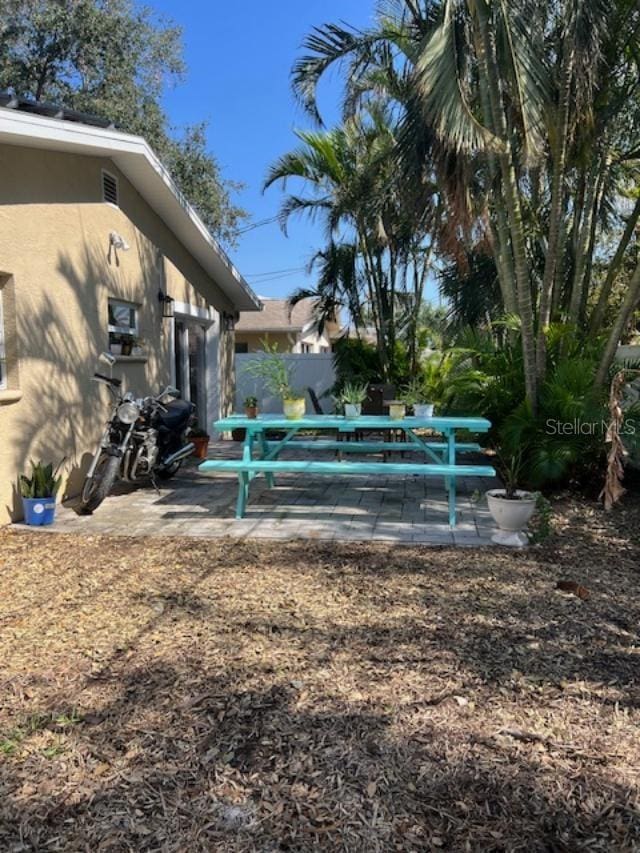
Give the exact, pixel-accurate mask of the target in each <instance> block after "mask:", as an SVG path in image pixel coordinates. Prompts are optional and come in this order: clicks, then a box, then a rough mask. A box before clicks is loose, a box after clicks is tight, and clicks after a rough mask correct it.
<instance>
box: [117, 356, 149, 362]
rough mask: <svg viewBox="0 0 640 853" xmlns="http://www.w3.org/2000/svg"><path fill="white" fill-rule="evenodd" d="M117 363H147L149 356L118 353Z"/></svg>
mask: <svg viewBox="0 0 640 853" xmlns="http://www.w3.org/2000/svg"><path fill="white" fill-rule="evenodd" d="M115 359H116V364H146V363H147V362H148V361H149V357H148V356H146V355H117V356H115Z"/></svg>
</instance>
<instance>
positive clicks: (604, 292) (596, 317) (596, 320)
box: [589, 196, 640, 336]
mask: <svg viewBox="0 0 640 853" xmlns="http://www.w3.org/2000/svg"><path fill="white" fill-rule="evenodd" d="M638 219H640V196H638V198H637V200H636V203H635V205H634V207H633V210H632V212H631V216H630V217H629V219H628V220H627V225H626V227H625V229H624V233H623V235H622V238H621V239H620V242H619V243H618V248H617V249H616V252H615V255H614V256H613V258H612V259H611V263H610V264H609V269H608V270H607V276H606V278H605V280H604V282H603V284H602V289H601V290H600V296H599V297H598V301H597V303H596V307H595V308H594V309H593V314H592V315H591V322H590V324H589V330H590V332H591V335H593V336H595V335H597V334H598V332H599V331H600V327H601V326H602V323H603V321H604V315H605V313H606V311H607V305H608V304H609V297H610V296H611V291H612V290H613V285H614V282H615V280H616V276H617V275H618V272H619V271H620V267H621V266H622V260H623V258H624V253H625V252H626V251H627V246H628V245H629V243H630V242H631V238H632V237H633V232H634V231H635V228H636V225H637V224H638Z"/></svg>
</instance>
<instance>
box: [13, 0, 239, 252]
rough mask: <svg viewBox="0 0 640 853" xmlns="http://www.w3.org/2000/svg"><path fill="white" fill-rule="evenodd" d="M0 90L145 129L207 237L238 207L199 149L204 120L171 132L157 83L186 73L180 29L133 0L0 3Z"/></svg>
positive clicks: (225, 230)
mask: <svg viewBox="0 0 640 853" xmlns="http://www.w3.org/2000/svg"><path fill="white" fill-rule="evenodd" d="M0 21H1V23H0V89H5V90H10V91H13V92H15V94H17V95H18V96H20V97H24V98H29V99H31V100H34V101H39V102H51V103H55V104H61V105H63V106H65V107H68V108H71V109H77V110H80V111H83V112H87V113H91V114H94V115H98V116H101V117H104V118H107V119H109V120H110V121H112V122H113V123H114V124H115V125H116V126H117V127H119V128H121V129H122V130H124V131H127V132H128V133H134V134H139V135H141V136H144V137H145V138H146V140H147V141H148V142H149V144H150V145H151V146H152V147H153V148H154V149H155V151H156V152H157V154H158V155H159V157H160V158H161V159H162V160H163V162H164V163H165V164H166V165H167V166H168V168H169V169H170V170H171V172H172V174H173V177H174V179H175V180H176V183H177V184H178V186H179V188H180V190H181V191H182V193H183V194H184V196H185V197H186V198H187V199H189V201H190V202H191V203H192V204H193V205H194V206H195V207H196V209H197V210H198V212H199V214H200V216H201V217H202V219H203V221H204V222H205V224H206V225H207V227H208V228H209V229H210V230H211V232H212V233H213V234H215V235H216V236H218V237H219V238H221V239H223V240H225V241H227V242H233V236H234V233H235V231H236V229H237V225H238V222H239V221H240V220H241V219H242V218H244V217H245V215H246V214H245V213H244V211H242V210H241V209H240V208H238V207H236V206H235V205H233V204H232V202H231V200H230V194H231V193H232V192H233V191H234V190H236V189H237V188H238V185H237V184H234V183H231V182H228V181H226V180H225V179H224V178H223V177H222V176H221V173H220V167H219V165H218V163H217V161H216V159H215V158H214V157H213V156H212V155H211V154H210V153H209V152H208V151H207V149H206V140H205V125H204V124H199V125H195V126H194V127H189V128H186V129H185V131H184V133H183V134H182V136H178V137H175V136H173V135H172V134H171V132H170V128H169V124H168V119H167V116H166V115H165V113H164V111H163V109H162V106H161V102H160V101H161V95H162V92H163V91H164V89H165V87H166V86H168V85H171V84H173V83H175V82H177V81H179V80H180V79H181V77H182V76H183V74H184V72H185V65H184V61H183V58H182V43H181V31H180V29H179V28H178V27H176V26H175V25H173V24H172V23H170V22H168V21H166V20H164V19H162V18H158V17H156V16H154V15H153V14H152V12H151V11H150V10H149V9H148V8H146V7H138V6H137V5H135V4H134V3H133V2H132V0H0Z"/></svg>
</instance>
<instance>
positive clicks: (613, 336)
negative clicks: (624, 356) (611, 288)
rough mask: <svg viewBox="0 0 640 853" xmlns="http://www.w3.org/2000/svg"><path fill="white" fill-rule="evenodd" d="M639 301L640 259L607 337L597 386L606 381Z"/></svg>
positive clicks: (597, 377)
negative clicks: (621, 339) (623, 334)
mask: <svg viewBox="0 0 640 853" xmlns="http://www.w3.org/2000/svg"><path fill="white" fill-rule="evenodd" d="M638 303H640V261H639V262H638V264H637V266H636V268H635V271H634V273H633V276H632V278H631V282H630V284H629V289H628V290H627V294H626V296H625V299H624V302H623V303H622V306H621V307H620V310H619V311H618V315H617V317H616V320H615V323H614V324H613V328H612V329H611V332H610V333H609V338H608V339H607V344H606V346H605V349H604V353H603V354H602V359H601V361H600V365H599V367H598V372H597V373H596V378H595V384H596V386H597V387H601V386H602V385H604V383H605V382H606V379H607V374H608V372H609V368H610V367H611V365H612V364H613V362H614V359H615V357H616V351H617V349H618V344H619V343H620V338H621V337H622V333H623V332H624V329H625V327H626V325H627V323H628V322H629V320H630V319H631V316H632V314H633V312H634V311H635V309H636V308H637V306H638Z"/></svg>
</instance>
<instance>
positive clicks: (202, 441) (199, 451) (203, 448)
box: [190, 435, 209, 459]
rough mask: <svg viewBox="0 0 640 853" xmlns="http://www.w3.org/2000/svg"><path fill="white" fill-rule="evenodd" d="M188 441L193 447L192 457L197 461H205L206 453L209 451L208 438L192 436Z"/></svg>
mask: <svg viewBox="0 0 640 853" xmlns="http://www.w3.org/2000/svg"><path fill="white" fill-rule="evenodd" d="M190 441H191V442H192V444H193V445H194V448H193V453H192V456H195V457H196V458H198V459H206V458H207V451H208V449H209V436H208V435H207V436H204V435H197V436H192V437H191V439H190Z"/></svg>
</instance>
